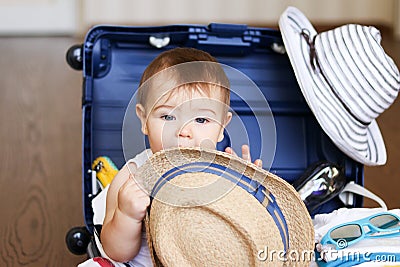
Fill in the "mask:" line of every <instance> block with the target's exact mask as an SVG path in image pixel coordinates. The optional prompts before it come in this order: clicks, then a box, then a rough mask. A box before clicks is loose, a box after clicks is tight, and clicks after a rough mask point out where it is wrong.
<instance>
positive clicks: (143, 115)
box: [136, 104, 147, 135]
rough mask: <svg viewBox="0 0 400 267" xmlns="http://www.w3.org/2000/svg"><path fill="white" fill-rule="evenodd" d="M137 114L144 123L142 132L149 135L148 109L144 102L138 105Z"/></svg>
mask: <svg viewBox="0 0 400 267" xmlns="http://www.w3.org/2000/svg"><path fill="white" fill-rule="evenodd" d="M136 115H137V116H138V118H139V120H140V123H141V124H142V127H141V129H142V133H143V134H144V135H147V123H146V111H145V109H144V107H143V106H142V104H137V105H136Z"/></svg>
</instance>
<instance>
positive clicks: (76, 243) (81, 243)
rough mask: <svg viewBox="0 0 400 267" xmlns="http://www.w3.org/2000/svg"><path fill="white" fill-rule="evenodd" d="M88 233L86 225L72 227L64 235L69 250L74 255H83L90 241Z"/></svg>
mask: <svg viewBox="0 0 400 267" xmlns="http://www.w3.org/2000/svg"><path fill="white" fill-rule="evenodd" d="M90 239H91V237H90V233H89V231H88V230H87V229H86V227H74V228H72V229H70V230H69V231H68V233H67V235H66V236H65V242H66V243H67V247H68V249H69V251H71V252H72V253H73V254H75V255H83V254H85V253H86V251H87V247H88V245H89V243H90Z"/></svg>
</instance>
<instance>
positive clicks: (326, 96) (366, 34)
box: [279, 7, 400, 165]
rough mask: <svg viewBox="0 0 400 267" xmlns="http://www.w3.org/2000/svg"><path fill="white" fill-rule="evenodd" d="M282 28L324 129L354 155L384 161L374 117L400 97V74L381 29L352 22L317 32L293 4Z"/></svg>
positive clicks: (301, 82)
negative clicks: (389, 53)
mask: <svg viewBox="0 0 400 267" xmlns="http://www.w3.org/2000/svg"><path fill="white" fill-rule="evenodd" d="M279 28H280V30H281V33H282V38H283V42H284V44H285V48H286V51H287V53H288V55H289V59H290V62H291V64H292V67H293V69H294V72H295V75H296V78H297V81H298V83H299V85H300V89H301V91H302V93H303V95H304V97H305V99H306V101H307V103H308V105H309V106H310V108H311V110H312V112H313V113H314V115H315V117H316V119H317V120H318V122H319V124H320V125H321V127H322V129H323V130H324V131H325V133H326V134H327V135H328V136H329V137H330V138H331V140H332V141H333V142H334V144H336V146H337V147H338V148H339V149H340V150H342V151H343V152H344V153H345V154H346V155H348V156H349V157H351V158H352V159H354V160H356V161H358V162H360V163H362V164H365V165H383V164H385V163H386V149H385V144H384V142H383V138H382V135H381V132H380V130H379V127H378V124H377V122H376V121H375V119H376V118H377V117H378V116H379V115H380V114H381V113H382V112H383V111H385V110H386V109H387V108H388V107H389V106H390V105H391V104H392V103H393V102H394V100H395V99H396V97H397V94H398V91H399V87H400V76H399V70H398V69H397V67H396V65H395V64H394V62H393V60H392V59H391V58H390V57H389V56H388V55H387V54H386V53H385V51H384V50H383V48H382V46H381V44H380V42H381V35H380V32H379V30H377V29H376V28H375V27H372V26H362V25H357V24H348V25H343V26H341V27H338V28H335V29H332V30H329V31H325V32H321V33H317V32H316V30H315V29H314V27H313V26H312V25H311V23H310V22H309V20H308V19H307V18H306V17H305V16H304V14H303V13H302V12H301V11H299V10H298V9H297V8H294V7H288V8H287V9H286V10H285V11H284V12H283V14H282V15H281V17H280V20H279Z"/></svg>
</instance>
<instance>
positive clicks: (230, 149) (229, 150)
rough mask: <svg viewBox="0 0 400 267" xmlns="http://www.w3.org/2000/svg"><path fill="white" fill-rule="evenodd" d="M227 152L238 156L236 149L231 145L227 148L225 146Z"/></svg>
mask: <svg viewBox="0 0 400 267" xmlns="http://www.w3.org/2000/svg"><path fill="white" fill-rule="evenodd" d="M225 152H226V153H228V154H231V155H235V156H237V154H236V153H235V151H233V149H232V148H231V147H229V146H228V147H227V148H225Z"/></svg>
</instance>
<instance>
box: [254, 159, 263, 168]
mask: <svg viewBox="0 0 400 267" xmlns="http://www.w3.org/2000/svg"><path fill="white" fill-rule="evenodd" d="M254 164H255V165H257V166H258V167H260V168H262V160H261V159H256V160H255V161H254Z"/></svg>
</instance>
